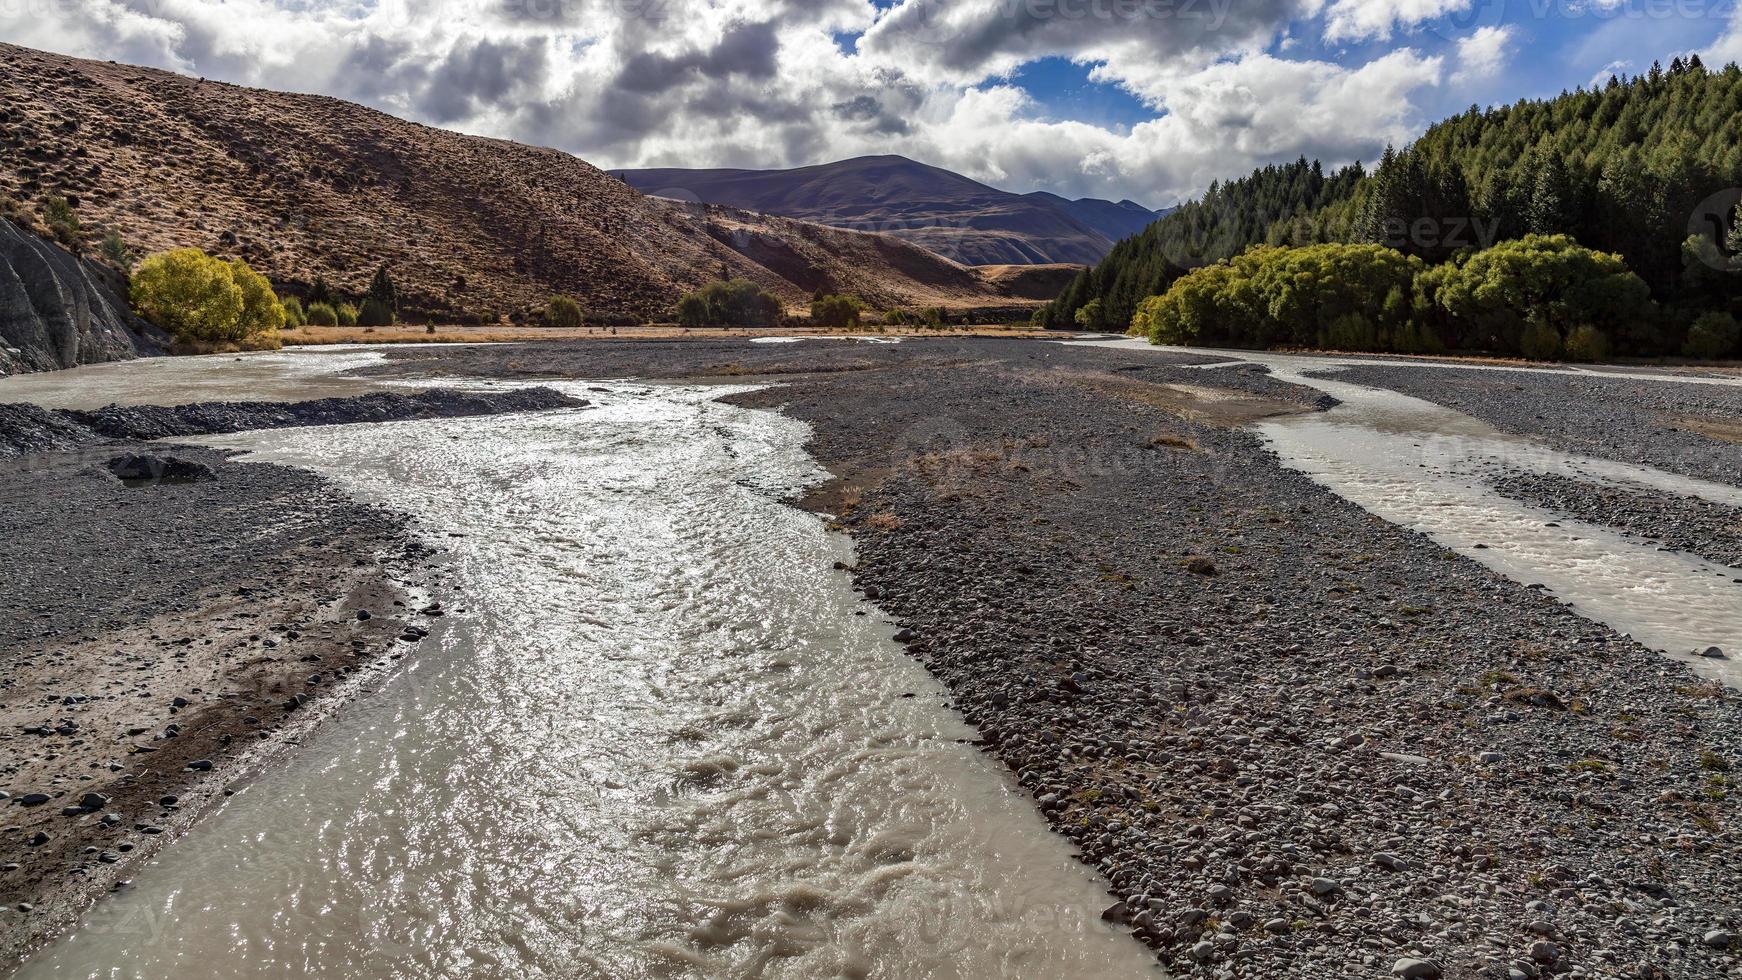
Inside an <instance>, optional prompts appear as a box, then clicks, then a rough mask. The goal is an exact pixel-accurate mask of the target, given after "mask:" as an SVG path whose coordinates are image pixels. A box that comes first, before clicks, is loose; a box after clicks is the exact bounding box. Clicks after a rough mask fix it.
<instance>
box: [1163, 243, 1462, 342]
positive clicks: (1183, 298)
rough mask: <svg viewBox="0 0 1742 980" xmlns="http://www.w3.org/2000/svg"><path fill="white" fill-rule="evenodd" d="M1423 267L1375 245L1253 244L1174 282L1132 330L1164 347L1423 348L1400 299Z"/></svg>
mask: <svg viewBox="0 0 1742 980" xmlns="http://www.w3.org/2000/svg"><path fill="white" fill-rule="evenodd" d="M1422 269H1423V265H1422V262H1421V260H1420V259H1416V258H1412V257H1409V256H1405V255H1404V254H1403V253H1401V252H1398V251H1396V250H1395V249H1390V248H1386V247H1385V246H1383V245H1336V244H1326V245H1310V246H1306V247H1303V248H1277V247H1272V246H1259V247H1256V248H1252V249H1249V250H1248V251H1246V252H1245V253H1244V254H1242V255H1239V256H1237V257H1235V258H1234V259H1233V260H1232V261H1229V262H1221V263H1217V264H1216V265H1211V266H1205V267H1203V268H1200V269H1195V270H1193V271H1191V272H1189V273H1187V274H1185V275H1183V276H1181V277H1180V278H1179V279H1177V280H1175V281H1174V284H1173V286H1172V288H1170V289H1169V290H1168V291H1167V292H1166V293H1164V294H1162V295H1161V296H1159V297H1151V298H1150V299H1147V300H1145V301H1144V302H1143V303H1141V304H1139V306H1138V308H1137V312H1136V313H1135V314H1134V315H1133V316H1132V319H1131V330H1132V331H1133V332H1139V333H1143V334H1145V335H1147V336H1148V337H1149V338H1150V339H1151V340H1153V341H1154V342H1156V343H1162V344H1227V345H1232V346H1240V347H1271V346H1292V347H1335V348H1338V349H1341V350H1354V351H1375V350H1377V351H1387V350H1394V349H1397V348H1399V347H1408V348H1430V349H1431V348H1432V347H1434V346H1435V344H1434V339H1432V338H1429V337H1427V336H1424V335H1423V333H1422V332H1421V330H1420V329H1418V328H1416V327H1414V326H1413V325H1411V323H1410V313H1411V303H1410V301H1409V300H1408V299H1406V297H1410V296H1412V295H1413V294H1414V292H1415V282H1416V277H1417V275H1419V274H1420V273H1421V271H1422ZM1406 327H1408V328H1409V329H1405V328H1406Z"/></svg>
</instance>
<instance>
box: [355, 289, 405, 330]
mask: <svg viewBox="0 0 1742 980" xmlns="http://www.w3.org/2000/svg"><path fill="white" fill-rule="evenodd" d="M397 319H399V317H398V315H397V314H395V313H394V312H393V307H391V306H389V305H387V301H386V300H383V299H379V298H377V297H374V296H371V297H369V298H368V299H366V300H364V301H363V308H362V309H360V310H358V311H357V323H358V325H359V326H364V327H391V326H393V323H394V321H395V320H397Z"/></svg>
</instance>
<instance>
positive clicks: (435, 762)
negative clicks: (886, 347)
mask: <svg viewBox="0 0 1742 980" xmlns="http://www.w3.org/2000/svg"><path fill="white" fill-rule="evenodd" d="M566 387H567V388H568V390H571V391H574V392H575V393H576V394H578V395H579V396H581V397H585V398H589V399H592V400H594V401H595V403H596V404H595V405H594V407H592V408H589V409H582V410H576V411H564V412H552V413H546V414H538V415H525V416H505V417H496V418H481V419H463V420H449V421H440V422H413V423H401V424H391V425H375V426H351V427H340V428H331V429H305V430H284V431H278V432H268V433H250V434H243V435H237V436H225V437H220V438H217V439H212V440H206V441H207V442H209V443H215V444H219V445H229V446H235V447H242V448H248V449H251V450H254V452H255V456H254V458H257V459H261V460H266V461H277V462H287V463H291V464H296V465H304V466H308V467H310V468H313V469H316V470H319V471H320V472H323V473H326V474H328V475H330V476H332V477H333V478H335V479H337V480H338V481H340V482H341V483H342V484H344V485H346V486H348V487H350V488H352V489H353V490H354V491H355V492H357V493H359V494H360V495H361V496H363V497H365V498H368V499H372V500H376V501H380V502H385V503H389V504H392V505H394V506H397V507H400V508H402V509H405V510H407V511H410V512H411V513H413V514H414V515H416V517H417V518H418V519H419V522H420V525H421V526H422V528H423V529H424V530H425V531H426V532H427V533H428V535H429V536H430V537H431V538H432V539H434V540H437V541H442V542H446V543H448V544H449V545H450V546H451V548H452V561H453V568H454V570H455V571H456V572H457V578H458V580H459V582H460V583H461V584H462V585H463V587H464V591H463V592H461V593H460V594H459V595H457V596H445V595H444V596H442V598H444V599H447V600H449V602H448V604H449V606H450V608H454V607H465V609H466V611H465V612H464V613H463V614H458V615H450V616H448V617H446V618H444V619H442V620H438V621H436V622H437V623H438V627H437V629H436V630H435V632H434V633H433V634H432V637H431V639H430V640H429V641H428V642H426V643H425V645H424V648H423V652H421V653H420V654H419V655H418V657H417V658H416V660H415V661H414V662H413V663H412V665H411V666H410V667H409V668H408V669H407V670H406V671H405V672H403V673H401V674H400V675H399V676H398V677H396V678H395V679H394V680H393V681H391V682H389V683H388V684H386V685H385V686H384V687H383V689H382V690H381V691H379V692H378V693H376V694H375V695H373V696H372V697H370V698H368V699H366V700H364V701H362V702H359V703H358V704H355V705H353V706H351V707H350V708H348V709H346V710H345V711H344V712H342V713H341V714H340V715H339V716H338V717H337V718H335V719H334V720H333V721H331V722H329V723H328V725H327V726H326V727H325V728H324V729H322V730H321V731H320V732H318V733H317V735H316V736H315V737H314V738H313V739H311V740H310V741H309V743H308V744H306V745H305V746H304V747H303V748H302V749H301V750H300V751H299V753H298V754H297V755H296V756H295V757H294V758H293V759H292V760H290V762H289V763H288V764H287V766H286V767H285V768H283V769H282V770H280V771H277V772H274V773H271V774H269V775H266V776H264V777H262V778H260V779H258V780H257V781H255V782H254V783H253V784H252V785H251V786H249V788H247V789H246V790H245V791H244V792H243V793H241V794H240V795H238V796H237V797H236V798H235V799H233V800H232V801H231V802H230V803H229V804H228V805H227V806H226V808H225V809H224V810H222V811H221V812H219V813H218V814H216V815H215V816H214V817H212V818H211V819H210V820H208V821H207V822H206V823H204V824H202V825H200V826H198V827H196V828H195V829H194V831H192V832H191V833H190V834H189V836H188V837H187V838H185V839H183V840H182V841H179V842H177V843H176V844H175V845H173V846H171V847H170V848H168V849H167V850H166V851H165V852H164V853H163V854H162V855H161V856H160V857H159V859H158V860H157V861H156V862H155V863H154V864H153V866H150V867H148V868H145V869H143V870H142V872H141V873H140V874H139V875H138V877H137V880H136V882H135V884H134V885H133V886H132V887H131V888H129V889H128V890H126V891H124V892H122V893H120V894H118V895H116V896H112V897H110V898H109V899H106V900H105V901H104V902H102V903H100V904H99V905H98V907H97V908H96V909H95V910H94V911H93V912H92V914H91V915H90V916H89V917H88V919H87V921H86V923H85V925H84V926H83V927H82V928H81V929H80V930H79V931H78V932H76V933H75V934H73V935H72V936H71V937H69V938H68V939H67V940H65V941H63V942H61V943H60V944H59V945H57V946H55V947H52V948H51V949H49V950H47V951H45V952H44V953H42V954H40V955H38V956H37V957H35V958H33V959H32V960H30V961H29V962H28V963H27V964H26V967H25V968H24V970H23V972H22V974H21V976H23V977H27V978H39V977H73V976H78V977H85V976H93V977H94V976H115V977H123V976H126V977H131V976H144V977H177V978H190V977H243V978H254V977H311V976H312V977H434V976H443V977H448V976H478V977H563V978H572V977H612V978H620V977H667V976H683V977H688V976H700V977H795V978H797V977H804V978H810V977H836V976H841V977H896V978H921V977H964V978H981V977H1096V978H1119V977H1142V976H1154V975H1156V974H1157V970H1156V968H1155V966H1154V958H1153V956H1152V955H1151V954H1149V953H1148V952H1147V951H1146V950H1144V949H1143V948H1142V947H1141V946H1139V945H1138V944H1136V943H1135V942H1134V941H1132V940H1131V939H1130V938H1129V937H1128V936H1125V935H1123V934H1118V933H1115V932H1112V931H1110V930H1109V929H1108V928H1107V927H1105V926H1103V925H1102V924H1101V923H1100V921H1099V914H1100V911H1101V910H1102V908H1104V907H1105V906H1106V905H1108V904H1110V903H1111V899H1110V898H1109V897H1107V894H1106V891H1105V888H1104V886H1103V885H1102V884H1099V883H1097V880H1096V879H1095V878H1094V877H1092V876H1091V875H1090V874H1089V873H1088V871H1087V870H1086V869H1084V868H1083V867H1082V866H1081V865H1079V864H1078V863H1077V862H1075V861H1074V860H1073V859H1072V858H1071V857H1070V853H1069V850H1068V847H1067V845H1066V844H1065V843H1064V841H1063V840H1062V838H1059V837H1057V836H1055V835H1053V834H1052V833H1051V832H1050V831H1049V830H1048V829H1047V828H1046V826H1045V824H1044V822H1043V821H1042V820H1041V819H1040V817H1039V816H1038V815H1037V814H1036V812H1035V811H1034V809H1033V807H1032V805H1031V804H1030V803H1029V802H1028V801H1027V800H1026V799H1025V798H1024V797H1023V796H1022V795H1021V794H1020V793H1019V792H1018V791H1016V790H1015V789H1014V787H1013V785H1012V783H1011V782H1010V780H1009V779H1008V778H1007V775H1006V774H1005V773H1004V772H1003V771H1002V770H1001V769H999V768H998V767H996V766H995V764H994V763H992V762H991V761H990V760H988V759H987V758H986V757H984V756H983V755H981V754H980V753H979V752H978V751H976V750H975V749H973V748H972V747H971V746H969V745H967V744H964V743H963V742H961V741H959V740H963V739H967V738H971V737H972V735H973V733H972V731H971V729H969V728H968V727H967V726H966V725H965V724H964V723H962V722H961V721H960V720H959V718H958V717H957V716H956V715H954V714H953V713H952V712H951V711H949V710H948V709H947V708H946V707H945V706H944V703H943V701H944V698H943V691H942V689H941V688H940V687H939V686H938V685H937V684H936V682H935V681H933V680H932V679H931V678H930V676H929V675H928V674H926V672H925V671H924V669H923V668H922V667H920V666H919V665H918V664H916V663H915V662H913V661H912V660H910V659H909V658H907V657H906V656H905V655H904V654H903V652H902V651H901V650H900V648H899V647H898V646H896V645H895V644H893V643H892V642H891V641H890V640H889V635H890V633H891V632H892V629H891V627H890V626H889V625H888V624H887V623H885V622H882V621H881V620H880V618H879V617H878V616H877V615H876V610H874V609H873V608H871V607H870V606H868V605H866V604H864V603H863V602H862V601H861V600H860V599H859V598H858V597H857V596H856V595H855V594H854V593H853V592H851V590H850V588H849V580H848V578H847V576H846V574H845V573H841V572H833V571H830V568H831V566H832V564H833V563H834V562H835V561H837V560H845V559H848V558H849V557H850V554H849V552H848V550H847V548H848V546H847V545H846V544H845V543H844V539H841V538H840V537H839V536H836V535H832V534H830V533H829V532H828V531H827V530H826V529H825V526H824V524H823V523H822V522H821V521H820V520H819V519H818V518H816V517H815V516H813V515H809V514H806V513H803V512H800V511H798V510H795V509H793V508H791V507H789V506H786V505H784V504H782V503H781V502H780V501H781V499H782V498H784V497H786V496H788V495H789V494H791V493H792V492H793V491H795V490H796V489H798V488H801V487H802V486H804V485H806V484H808V483H810V482H812V481H814V480H816V479H818V478H819V477H820V476H821V474H820V473H819V471H818V470H817V469H816V467H815V465H814V463H813V462H811V461H810V460H809V458H808V457H807V456H806V455H805V454H804V452H803V451H802V446H803V442H804V439H805V437H806V429H805V427H804V426H803V425H801V424H799V423H796V422H793V421H791V420H787V419H784V418H782V417H780V416H777V415H774V414H771V413H764V412H754V411H749V410H745V409H739V408H734V407H731V406H726V405H722V404H719V403H718V402H716V401H713V400H712V399H713V398H714V397H716V396H718V395H720V394H722V393H723V392H724V390H723V389H718V388H715V389H706V390H704V389H686V388H648V387H647V386H634V387H633V388H630V387H626V386H613V389H612V391H610V392H608V393H604V394H600V393H598V392H597V391H596V390H595V391H588V390H586V389H584V388H582V387H581V386H566ZM450 533H451V534H459V535H464V536H463V537H447V535H448V534H450ZM861 612H863V613H869V615H863V616H861V615H856V613H861Z"/></svg>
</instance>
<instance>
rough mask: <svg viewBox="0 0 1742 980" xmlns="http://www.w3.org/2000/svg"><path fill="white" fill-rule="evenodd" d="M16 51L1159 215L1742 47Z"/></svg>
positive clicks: (1181, 22)
mask: <svg viewBox="0 0 1742 980" xmlns="http://www.w3.org/2000/svg"><path fill="white" fill-rule="evenodd" d="M0 40H3V41H8V42H11V43H15V44H23V45H27V46H30V47H36V48H43V49H47V50H50V51H57V52H61V53H64V54H72V55H78V56H82V57H90V58H100V59H112V60H116V61H123V62H129V63H134V64H145V65H151V66H155V67H159V68H166V69H170V70H173V71H180V72H184V73H186V74H190V75H197V76H202V77H209V78H215V79H221V80H224V81H230V82H237V83H241V84H248V85H258V86H263V87H266V88H274V89H285V90H291V91H300V92H317V93H321V94H324V95H332V96H337V97H339V98H344V99H350V100H353V101H356V102H361V103H364V104H366V105H370V106H373V107H375V108H378V109H381V110H384V111H387V112H390V113H393V114H394V115H398V116H402V117H405V118H410V119H415V120H417V121H419V122H425V123H430V124H432V125H438V126H443V127H446V128H450V129H457V130H461V131H464V132H468V133H476V134H480V135H487V136H496V137H503V138H508V139H515V140H519V141H522V142H526V143H534V144H539V145H543V146H554V147H557V148H559V149H563V150H567V151H569V152H572V153H575V154H576V155H578V156H580V157H582V158H583V159H585V160H587V161H589V162H591V163H593V164H596V165H598V166H601V167H607V168H616V167H750V168H778V167H790V166H805V165H809V164H816V163H826V162H829V161H832V160H839V159H845V158H848V157H853V156H861V155H867V154H884V153H899V154H903V155H906V156H909V157H912V158H914V159H917V160H920V161H922V162H925V163H929V164H933V165H935V166H940V167H944V168H947V169H950V170H955V171H957V172H960V173H963V174H966V175H968V176H970V177H973V178H975V179H978V180H982V181H985V182H987V183H990V184H993V185H995V186H999V187H1003V188H1005V189H1008V190H1012V191H1017V192H1023V193H1026V192H1028V191H1034V190H1049V191H1053V192H1055V193H1059V194H1064V195H1066V196H1069V197H1102V198H1108V199H1112V200H1119V199H1124V198H1128V199H1132V200H1135V201H1138V202H1139V203H1142V204H1145V205H1147V206H1150V207H1165V206H1168V205H1172V204H1175V203H1177V202H1179V201H1180V200H1184V199H1188V198H1191V197H1194V196H1196V195H1198V194H1200V193H1202V191H1203V189H1204V188H1205V187H1207V186H1208V185H1209V183H1210V182H1211V181H1213V180H1217V179H1225V178H1228V177H1236V176H1240V175H1243V174H1245V173H1248V172H1250V171H1251V170H1252V169H1253V168H1254V167H1256V166H1261V165H1263V164H1266V163H1272V162H1279V161H1284V160H1292V159H1294V158H1296V157H1299V156H1306V157H1309V158H1315V159H1320V160H1323V161H1324V162H1325V163H1326V164H1328V165H1340V164H1343V163H1348V162H1351V161H1354V160H1362V161H1369V162H1370V161H1372V160H1374V159H1375V158H1377V156H1378V154H1379V153H1380V152H1381V151H1382V150H1383V149H1384V147H1385V145H1386V144H1387V143H1397V144H1399V145H1401V144H1404V143H1407V142H1408V141H1409V140H1410V139H1411V138H1413V137H1414V136H1416V135H1419V134H1420V133H1421V131H1422V130H1423V129H1424V128H1425V127H1426V126H1427V125H1428V124H1429V123H1431V122H1433V121H1434V120H1436V119H1439V118H1441V117H1444V116H1447V115H1450V114H1452V113H1456V112H1459V111H1461V110H1463V109H1465V108H1467V107H1469V106H1470V105H1491V104H1496V103H1506V102H1511V101H1514V100H1517V99H1520V98H1537V97H1543V96H1550V95H1554V94H1556V93H1558V92H1560V91H1561V90H1563V89H1571V88H1574V87H1576V86H1580V85H1586V86H1588V85H1591V84H1594V83H1600V82H1602V81H1605V80H1606V79H1607V78H1608V76H1609V74H1610V73H1612V72H1620V73H1625V74H1633V73H1639V72H1643V71H1645V70H1646V69H1648V68H1649V67H1650V65H1651V63H1652V62H1653V61H1654V60H1661V61H1663V62H1664V63H1665V64H1667V63H1668V62H1669V60H1670V59H1671V58H1673V57H1675V56H1677V55H1686V54H1691V53H1698V54H1700V55H1701V56H1702V57H1703V58H1705V59H1706V60H1707V61H1708V62H1709V63H1710V64H1712V66H1713V67H1717V66H1719V65H1721V64H1723V63H1725V62H1728V61H1732V60H1742V0H0Z"/></svg>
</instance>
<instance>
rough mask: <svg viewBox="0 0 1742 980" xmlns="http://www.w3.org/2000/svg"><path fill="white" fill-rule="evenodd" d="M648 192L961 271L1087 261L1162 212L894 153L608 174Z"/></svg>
mask: <svg viewBox="0 0 1742 980" xmlns="http://www.w3.org/2000/svg"><path fill="white" fill-rule="evenodd" d="M612 173H613V174H615V175H616V176H619V177H622V178H623V179H624V180H626V181H628V182H629V183H630V184H632V185H634V186H635V187H638V188H640V189H641V190H643V191H646V192H647V193H649V194H656V195H658V196H660V197H667V198H675V199H677V200H685V201H705V202H707V203H709V204H724V205H727V206H729V207H736V208H747V209H749V210H752V211H758V212H763V213H766V214H784V215H786V216H788V217H792V218H799V219H801V220H804V221H814V222H817V223H818V224H825V225H832V226H835V227H839V228H852V229H854V230H857V231H875V232H881V233H885V234H890V235H894V236H896V237H898V238H904V239H906V240H908V241H910V242H913V243H914V244H916V245H922V246H924V247H926V248H928V249H930V250H932V251H933V252H936V253H938V254H939V255H942V256H945V257H946V258H949V259H952V260H954V261H956V262H963V263H967V264H969V265H1047V264H1056V263H1077V264H1092V263H1095V262H1099V261H1100V260H1102V259H1104V258H1106V257H1107V253H1108V252H1109V251H1111V250H1112V248H1113V243H1114V242H1117V241H1119V240H1120V239H1122V238H1129V237H1130V236H1132V235H1135V234H1137V233H1138V232H1140V231H1142V230H1143V229H1144V228H1146V227H1148V226H1149V225H1150V224H1151V223H1152V222H1154V221H1155V220H1156V219H1157V218H1159V217H1161V216H1162V214H1164V213H1165V212H1155V211H1150V210H1148V209H1147V208H1144V207H1143V206H1142V205H1139V204H1134V203H1132V202H1130V201H1120V202H1119V203H1117V204H1115V203H1113V202H1111V201H1100V200H1095V199H1092V198H1089V199H1084V200H1080V201H1071V200H1067V199H1065V198H1062V197H1059V196H1058V195H1057V194H1048V193H1045V192H1037V193H1034V194H1013V193H1011V192H1009V191H1002V190H999V189H998V188H996V187H990V186H987V185H986V184H982V183H980V182H979V181H976V180H970V179H968V178H967V177H964V176H962V175H961V174H958V173H954V172H952V171H949V170H944V169H942V168H941V167H933V166H929V165H927V164H923V163H918V162H916V161H913V160H909V159H907V158H906V157H899V156H876V157H858V158H855V159H852V160H841V161H839V162H836V163H826V164H821V165H818V166H814V167H800V168H798V169H796V170H689V169H682V168H667V169H660V170H613V171H612Z"/></svg>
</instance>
